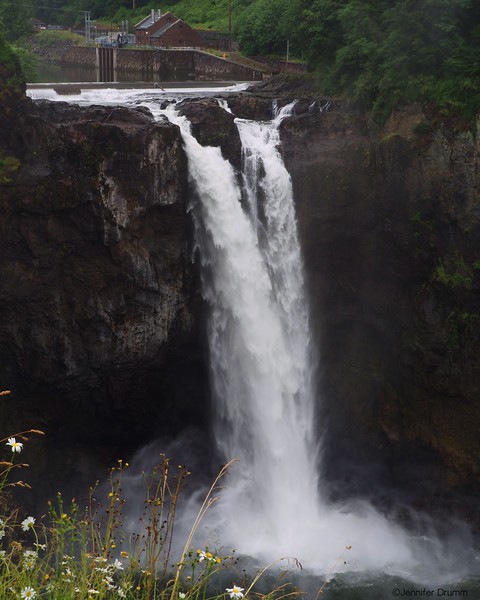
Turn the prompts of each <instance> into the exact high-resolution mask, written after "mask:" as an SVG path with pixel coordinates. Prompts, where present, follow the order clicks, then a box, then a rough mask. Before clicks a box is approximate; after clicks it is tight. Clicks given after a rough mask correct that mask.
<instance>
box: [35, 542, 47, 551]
mask: <svg viewBox="0 0 480 600" xmlns="http://www.w3.org/2000/svg"><path fill="white" fill-rule="evenodd" d="M33 545H34V546H35V548H36V549H37V550H46V548H47V544H37V543H36V542H35V544H33Z"/></svg>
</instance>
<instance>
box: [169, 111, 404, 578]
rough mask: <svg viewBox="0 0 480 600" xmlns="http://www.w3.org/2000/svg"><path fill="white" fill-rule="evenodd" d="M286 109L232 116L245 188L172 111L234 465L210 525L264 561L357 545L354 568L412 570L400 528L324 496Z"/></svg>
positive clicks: (227, 448) (319, 566)
mask: <svg viewBox="0 0 480 600" xmlns="http://www.w3.org/2000/svg"><path fill="white" fill-rule="evenodd" d="M290 109H291V106H289V107H285V108H284V109H283V110H282V111H280V113H279V115H278V116H277V117H276V118H275V119H274V120H273V121H271V122H251V121H245V120H237V125H238V129H239V133H240V137H241V140H242V145H243V189H242V187H241V186H240V185H239V181H238V180H237V177H236V174H235V172H234V169H233V167H232V166H231V164H230V163H229V162H228V161H226V160H225V159H224V158H223V157H222V155H221V151H220V149H219V148H212V147H203V146H201V145H200V144H199V143H198V142H197V141H196V140H195V138H194V137H193V136H192V135H191V133H190V127H189V124H188V122H187V120H186V119H185V118H183V117H178V116H176V115H174V114H173V112H172V111H170V114H169V118H170V119H171V120H172V121H174V122H175V123H177V124H178V125H179V126H180V128H181V130H182V134H183V139H184V144H185V149H186V152H187V156H188V164H189V177H190V181H191V183H192V185H193V187H194V189H195V191H196V195H195V199H194V200H193V201H192V204H191V213H192V216H193V220H194V223H195V235H196V246H197V249H198V253H199V256H200V262H201V266H202V282H203V295H204V297H205V299H206V301H207V302H208V304H209V306H210V316H209V325H208V343H209V350H210V367H211V374H212V388H213V394H214V402H213V412H214V422H215V424H214V427H215V439H216V443H217V445H218V449H219V451H220V452H221V453H222V455H223V457H224V459H225V460H230V459H232V458H238V459H239V460H238V463H237V464H235V466H234V468H233V469H232V472H231V475H230V478H229V480H228V482H227V487H226V489H225V490H223V492H222V502H221V505H220V506H217V507H216V508H215V517H214V518H213V519H212V522H213V523H214V525H215V530H216V531H217V532H218V538H219V539H220V540H221V542H222V543H223V544H225V545H227V546H233V547H236V548H238V549H239V550H240V551H241V552H242V553H245V554H249V555H252V556H259V557H261V558H264V559H267V560H272V559H276V558H279V557H281V556H285V555H288V556H294V557H296V558H298V559H300V560H301V561H302V563H303V564H304V565H306V566H308V567H310V568H312V569H315V570H316V571H319V572H327V571H329V570H330V568H331V566H332V563H334V562H335V559H336V557H337V556H338V555H339V554H340V553H341V552H342V550H343V549H344V548H345V546H346V545H349V546H350V545H352V546H353V547H354V549H352V553H353V554H352V559H351V560H350V561H349V566H348V568H349V569H351V568H354V569H358V568H365V567H368V568H375V569H378V568H383V569H388V567H389V565H392V564H396V565H397V567H398V564H399V561H400V563H401V564H405V562H408V563H409V562H410V551H409V550H408V549H407V547H406V546H405V544H404V541H403V537H404V536H403V534H401V532H400V531H399V530H398V529H396V528H395V527H392V526H390V525H388V524H387V522H386V521H385V520H384V519H383V517H381V516H380V515H378V514H377V513H375V511H373V509H371V508H369V507H362V514H361V516H359V515H355V514H353V513H352V512H348V511H346V510H345V512H342V511H341V510H339V509H338V508H332V507H329V506H327V505H326V504H325V503H324V502H323V501H322V499H321V496H320V495H319V492H318V474H317V473H318V470H317V466H318V465H317V460H318V449H317V446H316V443H315V425H314V393H313V389H312V368H311V364H310V354H311V352H310V334H309V324H308V321H309V319H308V308H307V302H306V298H305V291H304V276H303V266H302V260H301V255H300V251H299V243H298V236H297V230H296V221H295V213H294V203H293V196H292V186H291V181H290V176H289V174H288V172H287V171H286V169H285V166H284V164H283V161H282V158H281V155H280V153H279V151H278V145H279V133H278V127H279V124H280V122H281V121H282V119H283V118H285V116H287V115H288V111H289V110H290ZM242 192H243V193H242ZM242 204H243V205H245V204H246V205H247V206H246V208H245V209H244V208H243V207H242ZM210 525H211V524H210Z"/></svg>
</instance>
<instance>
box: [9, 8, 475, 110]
mask: <svg viewBox="0 0 480 600" xmlns="http://www.w3.org/2000/svg"><path fill="white" fill-rule="evenodd" d="M25 1H26V0H23V2H20V3H15V1H14V0H0V15H3V20H4V22H5V25H7V31H8V32H9V35H10V38H11V37H12V36H20V35H22V31H23V26H22V18H21V17H20V16H19V11H22V12H21V15H25V14H30V15H34V16H36V17H38V18H40V19H43V20H45V21H47V22H49V23H63V24H72V23H76V24H77V25H78V26H81V24H82V23H83V19H84V13H83V11H85V10H90V11H91V16H92V19H94V20H97V21H103V22H107V23H110V22H111V23H120V22H121V21H122V20H128V21H129V23H130V28H133V25H134V24H135V23H136V22H138V21H139V20H140V19H141V18H143V17H144V16H145V15H146V14H148V11H149V10H150V9H151V8H160V9H162V10H163V11H167V10H171V11H172V12H174V14H176V15H177V16H179V17H181V18H183V19H184V20H186V21H187V22H188V23H189V24H190V25H192V26H193V27H197V28H208V29H218V30H221V31H224V32H228V30H229V7H231V17H232V18H231V22H232V33H233V35H234V36H235V38H236V39H238V40H239V42H240V44H241V50H242V52H243V53H244V54H246V55H278V56H282V57H285V54H286V48H287V43H288V47H289V51H290V57H292V58H303V59H305V60H307V61H308V63H309V65H310V67H311V69H312V70H313V71H314V72H315V73H316V77H317V81H318V84H319V87H320V88H321V90H322V91H323V92H325V93H328V94H345V95H347V96H348V97H349V98H350V99H352V100H353V101H354V102H355V103H356V104H358V105H359V106H361V107H364V108H367V109H372V110H373V111H374V113H376V114H377V115H379V116H382V115H385V114H388V113H389V112H390V111H391V109H392V108H393V107H395V106H397V105H400V104H402V103H405V102H411V101H422V102H426V103H429V104H430V105H431V106H432V107H434V108H436V109H438V110H440V111H443V113H445V114H447V113H450V112H453V113H460V114H462V115H464V116H465V117H468V118H469V119H473V118H474V116H475V114H476V113H477V112H478V110H479V106H480V2H478V0H168V1H167V2H164V1H163V0H161V1H158V2H157V1H153V2H147V1H146V0H32V1H33V5H32V4H28V5H27V4H25V9H23V8H22V4H23V3H24V2H25ZM34 6H37V8H29V7H34ZM2 8H3V9H2ZM11 41H13V40H11Z"/></svg>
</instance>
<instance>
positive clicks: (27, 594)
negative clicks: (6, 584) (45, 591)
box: [20, 585, 37, 599]
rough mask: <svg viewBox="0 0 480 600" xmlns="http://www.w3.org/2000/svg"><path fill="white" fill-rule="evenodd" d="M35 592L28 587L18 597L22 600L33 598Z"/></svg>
mask: <svg viewBox="0 0 480 600" xmlns="http://www.w3.org/2000/svg"><path fill="white" fill-rule="evenodd" d="M36 595H37V592H36V591H35V590H34V589H33V588H32V587H30V586H28V585H27V587H24V588H23V590H22V593H21V594H20V596H21V597H22V598H24V599H26V598H35V596H36Z"/></svg>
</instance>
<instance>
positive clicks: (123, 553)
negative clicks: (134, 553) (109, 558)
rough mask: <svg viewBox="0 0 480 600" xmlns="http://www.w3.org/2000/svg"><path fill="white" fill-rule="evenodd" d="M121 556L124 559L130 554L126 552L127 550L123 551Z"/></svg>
mask: <svg viewBox="0 0 480 600" xmlns="http://www.w3.org/2000/svg"><path fill="white" fill-rule="evenodd" d="M120 556H121V557H122V558H128V552H125V550H122V551H121V552H120Z"/></svg>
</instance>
